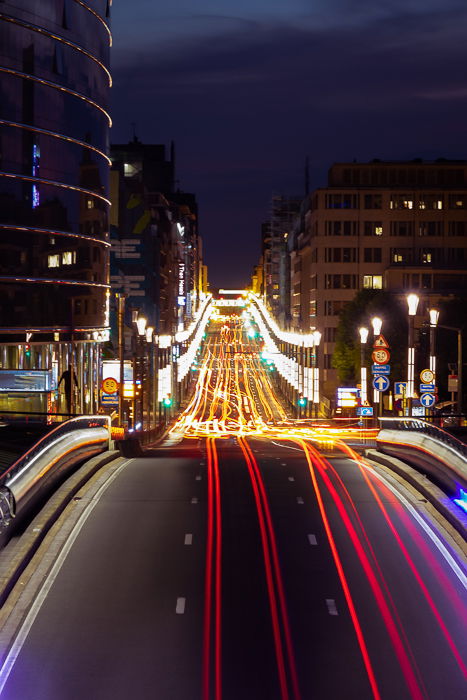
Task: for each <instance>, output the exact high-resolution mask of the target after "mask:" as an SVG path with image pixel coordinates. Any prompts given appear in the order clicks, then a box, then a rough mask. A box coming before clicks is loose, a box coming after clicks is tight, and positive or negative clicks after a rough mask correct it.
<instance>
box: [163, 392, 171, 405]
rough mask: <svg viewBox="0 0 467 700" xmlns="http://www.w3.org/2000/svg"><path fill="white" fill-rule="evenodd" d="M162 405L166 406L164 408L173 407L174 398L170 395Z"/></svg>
mask: <svg viewBox="0 0 467 700" xmlns="http://www.w3.org/2000/svg"><path fill="white" fill-rule="evenodd" d="M162 403H163V404H164V406H171V405H172V396H171V395H170V394H168V395H167V396H166V397H165V399H164V400H163V402H162Z"/></svg>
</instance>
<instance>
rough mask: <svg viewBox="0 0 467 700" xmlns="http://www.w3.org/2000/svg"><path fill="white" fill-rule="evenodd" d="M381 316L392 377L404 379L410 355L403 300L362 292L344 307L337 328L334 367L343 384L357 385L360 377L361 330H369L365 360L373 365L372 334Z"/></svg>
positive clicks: (374, 290)
mask: <svg viewBox="0 0 467 700" xmlns="http://www.w3.org/2000/svg"><path fill="white" fill-rule="evenodd" d="M374 316H379V317H380V318H381V319H382V320H383V328H382V333H383V335H384V337H385V338H386V340H387V341H388V343H389V346H390V352H391V378H392V379H395V380H396V381H398V380H403V379H405V372H406V353H407V330H408V329H407V312H406V309H405V307H404V305H403V301H401V300H399V299H397V298H396V297H395V296H394V295H393V294H391V293H390V292H386V291H382V290H376V289H362V290H361V291H360V292H358V293H357V294H356V295H355V297H354V298H353V299H352V301H350V302H349V303H348V304H346V305H345V307H344V308H343V310H342V312H341V314H340V319H339V325H338V326H337V334H336V345H335V349H334V354H333V356H332V366H333V367H334V368H335V369H337V372H338V377H339V381H340V382H341V383H342V384H346V383H349V382H352V383H356V382H357V380H359V378H360V347H361V346H360V336H359V333H358V329H359V328H360V327H361V326H366V327H367V328H369V330H370V334H369V336H368V342H367V345H366V355H365V361H366V364H367V366H368V365H369V364H370V363H371V350H372V345H373V342H372V340H373V332H372V327H371V319H372V318H373V317H374Z"/></svg>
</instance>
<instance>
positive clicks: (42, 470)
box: [0, 415, 110, 541]
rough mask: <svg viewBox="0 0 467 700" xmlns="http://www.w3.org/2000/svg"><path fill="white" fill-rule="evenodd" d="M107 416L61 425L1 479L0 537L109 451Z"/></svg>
mask: <svg viewBox="0 0 467 700" xmlns="http://www.w3.org/2000/svg"><path fill="white" fill-rule="evenodd" d="M109 437H110V418H109V416H103V415H99V416H81V417H79V418H72V419H71V420H68V421H66V422H65V423H61V424H60V425H58V426H57V427H56V428H54V429H52V430H51V431H50V432H49V433H47V435H45V436H44V437H43V438H41V439H40V440H39V441H38V442H36V443H35V444H34V445H33V446H32V447H31V448H30V449H29V450H28V451H27V452H26V453H25V454H24V455H22V456H21V457H20V458H19V459H17V460H16V462H14V464H12V465H11V467H9V468H8V469H7V470H6V471H5V472H4V473H3V474H1V476H0V536H3V537H2V541H3V540H4V539H5V537H4V536H5V533H7V531H8V530H10V529H12V527H13V523H15V524H16V523H19V522H21V521H22V519H23V518H24V516H25V515H26V514H27V513H28V512H29V511H30V510H31V508H32V507H33V506H34V504H36V503H38V502H39V501H40V499H41V498H43V497H44V496H45V495H46V493H47V492H48V491H49V490H50V489H51V487H52V486H53V484H55V483H56V482H57V481H59V480H60V479H63V478H64V477H65V476H66V475H67V474H68V473H69V472H70V471H71V470H72V469H73V467H76V466H77V465H78V464H80V463H82V462H84V461H85V460H87V459H89V458H90V457H92V456H93V455H95V454H98V453H99V452H103V451H104V450H107V449H109Z"/></svg>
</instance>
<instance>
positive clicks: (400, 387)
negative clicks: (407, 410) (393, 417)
mask: <svg viewBox="0 0 467 700" xmlns="http://www.w3.org/2000/svg"><path fill="white" fill-rule="evenodd" d="M406 391H407V382H394V393H395V394H396V395H397V396H404V395H405V392H406Z"/></svg>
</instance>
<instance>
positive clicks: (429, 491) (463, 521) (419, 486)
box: [365, 450, 467, 555]
mask: <svg viewBox="0 0 467 700" xmlns="http://www.w3.org/2000/svg"><path fill="white" fill-rule="evenodd" d="M365 456H366V457H367V459H369V460H372V461H373V462H375V463H376V464H377V465H378V466H380V467H382V468H384V469H385V470H387V471H390V472H391V473H392V474H393V476H394V475H397V476H399V477H400V478H401V479H403V480H404V481H406V482H407V483H408V484H410V486H412V487H413V488H414V489H415V490H416V491H417V493H418V494H421V495H422V496H424V498H426V500H427V501H428V503H430V504H431V505H432V506H433V508H434V510H435V511H436V512H437V514H438V516H441V517H442V518H443V519H444V521H446V522H445V525H444V526H446V524H447V523H449V525H450V526H451V527H450V528H449V530H450V535H451V537H452V538H453V539H454V541H455V542H456V544H457V546H458V547H460V548H461V549H462V551H463V553H464V555H467V514H464V513H463V512H462V511H461V509H460V508H458V507H457V506H456V505H455V504H454V503H453V502H452V500H451V499H450V498H449V496H447V495H446V494H445V493H444V492H443V491H441V489H440V488H439V487H438V486H436V485H435V484H433V483H432V482H431V481H430V480H429V479H428V477H427V476H426V475H425V474H421V473H420V472H419V471H417V470H416V469H414V468H413V467H410V466H409V465H408V464H405V462H402V461H401V460H400V459H397V457H392V456H389V455H385V454H383V453H382V452H379V451H378V450H366V452H365ZM453 530H454V531H455V532H453Z"/></svg>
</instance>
